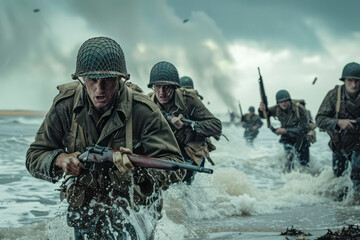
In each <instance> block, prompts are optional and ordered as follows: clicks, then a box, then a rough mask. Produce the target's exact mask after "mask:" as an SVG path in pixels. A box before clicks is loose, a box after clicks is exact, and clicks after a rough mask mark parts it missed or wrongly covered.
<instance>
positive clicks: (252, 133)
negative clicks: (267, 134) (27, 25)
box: [241, 106, 263, 145]
mask: <svg viewBox="0 0 360 240" xmlns="http://www.w3.org/2000/svg"><path fill="white" fill-rule="evenodd" d="M241 122H242V126H243V128H245V131H244V138H245V140H246V142H247V143H248V144H250V145H252V144H253V142H254V139H255V138H256V136H257V135H258V134H259V128H261V126H262V125H263V122H262V121H261V118H260V117H259V115H257V114H255V108H254V107H253V106H251V107H249V113H247V114H245V115H244V116H243V117H242V118H241Z"/></svg>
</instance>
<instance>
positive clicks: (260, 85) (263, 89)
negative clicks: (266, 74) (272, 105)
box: [258, 67, 276, 132]
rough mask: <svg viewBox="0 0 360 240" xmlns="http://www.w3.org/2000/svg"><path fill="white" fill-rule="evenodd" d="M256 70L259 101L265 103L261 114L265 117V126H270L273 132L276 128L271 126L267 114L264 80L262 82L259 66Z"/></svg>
mask: <svg viewBox="0 0 360 240" xmlns="http://www.w3.org/2000/svg"><path fill="white" fill-rule="evenodd" d="M258 72H259V87H260V97H261V101H262V102H263V104H264V105H265V110H264V111H263V115H264V118H265V119H266V124H267V127H268V128H270V130H271V131H273V132H275V130H276V129H275V128H274V127H273V126H271V123H270V118H269V116H268V115H267V112H268V110H269V109H268V102H267V97H266V94H265V88H264V82H263V79H262V76H261V73H260V68H259V67H258Z"/></svg>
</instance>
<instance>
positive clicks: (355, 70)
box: [340, 62, 360, 81]
mask: <svg viewBox="0 0 360 240" xmlns="http://www.w3.org/2000/svg"><path fill="white" fill-rule="evenodd" d="M345 78H355V79H360V64H358V63H355V62H351V63H348V64H346V65H345V67H344V69H343V71H342V74H341V78H340V80H341V81H344V80H345Z"/></svg>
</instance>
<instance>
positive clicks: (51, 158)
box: [45, 149, 65, 182]
mask: <svg viewBox="0 0 360 240" xmlns="http://www.w3.org/2000/svg"><path fill="white" fill-rule="evenodd" d="M64 152H65V151H64V150H62V149H56V150H54V151H52V152H51V153H50V154H49V155H48V156H47V159H48V161H46V168H45V169H47V171H48V172H47V175H48V176H50V177H51V179H52V181H53V182H56V181H58V180H59V179H60V178H61V176H62V174H63V171H62V169H61V168H59V167H57V166H56V165H55V160H56V158H57V156H59V155H60V154H61V153H64Z"/></svg>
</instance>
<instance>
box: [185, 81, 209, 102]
mask: <svg viewBox="0 0 360 240" xmlns="http://www.w3.org/2000/svg"><path fill="white" fill-rule="evenodd" d="M180 87H182V88H185V89H187V90H188V91H189V92H194V93H195V94H196V95H197V96H198V97H199V98H200V100H203V99H204V98H203V96H201V95H200V94H199V92H198V90H195V89H194V82H193V80H192V79H191V78H190V77H187V76H184V77H181V78H180Z"/></svg>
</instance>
